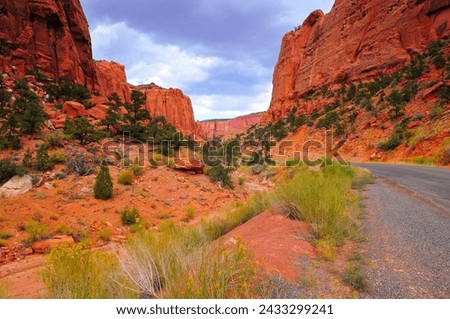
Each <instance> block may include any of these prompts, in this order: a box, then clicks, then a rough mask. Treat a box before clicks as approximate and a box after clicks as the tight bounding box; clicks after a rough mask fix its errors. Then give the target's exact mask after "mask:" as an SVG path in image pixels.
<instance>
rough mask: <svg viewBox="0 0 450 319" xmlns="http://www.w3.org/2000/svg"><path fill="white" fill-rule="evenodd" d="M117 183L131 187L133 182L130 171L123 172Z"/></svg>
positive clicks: (132, 174) (132, 175)
mask: <svg viewBox="0 0 450 319" xmlns="http://www.w3.org/2000/svg"><path fill="white" fill-rule="evenodd" d="M117 180H118V182H119V183H120V184H123V185H132V184H133V182H134V173H133V171H132V170H131V169H126V170H123V171H122V172H121V173H120V174H119V177H118V179H117Z"/></svg>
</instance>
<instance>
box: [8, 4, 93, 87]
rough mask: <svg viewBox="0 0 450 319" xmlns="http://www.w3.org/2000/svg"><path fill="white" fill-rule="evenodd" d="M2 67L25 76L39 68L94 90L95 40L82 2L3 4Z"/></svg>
mask: <svg viewBox="0 0 450 319" xmlns="http://www.w3.org/2000/svg"><path fill="white" fill-rule="evenodd" d="M0 41H1V42H0V67H1V68H2V70H3V72H7V73H10V74H11V75H13V76H14V75H15V76H18V77H19V76H23V75H25V74H26V72H27V71H28V70H31V69H32V68H33V66H38V67H39V68H40V69H42V70H43V71H44V72H45V73H47V75H51V76H52V77H58V76H68V77H70V78H71V79H73V80H74V81H76V82H78V83H82V84H84V85H86V86H88V87H92V85H93V79H94V73H95V70H94V65H93V62H92V49H91V37H90V34H89V28H88V24H87V21H86V17H85V15H84V13H83V9H82V7H81V4H80V1H79V0H14V1H10V0H0Z"/></svg>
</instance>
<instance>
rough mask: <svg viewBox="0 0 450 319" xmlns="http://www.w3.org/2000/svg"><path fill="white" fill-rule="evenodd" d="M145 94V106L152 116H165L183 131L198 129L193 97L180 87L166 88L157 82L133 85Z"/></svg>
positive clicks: (189, 131) (190, 131)
mask: <svg viewBox="0 0 450 319" xmlns="http://www.w3.org/2000/svg"><path fill="white" fill-rule="evenodd" d="M132 88H133V89H135V90H138V91H140V92H142V93H144V94H145V96H146V100H147V103H146V105H145V108H146V109H147V110H148V111H149V112H150V115H151V116H159V115H162V116H164V117H165V118H166V119H167V121H168V122H169V123H172V124H173V125H174V126H175V127H176V128H177V129H178V130H180V131H182V132H183V133H193V132H195V131H196V124H195V120H194V111H193V109H192V102H191V99H190V98H189V97H188V96H186V95H184V94H183V92H181V90H179V89H172V88H170V89H164V88H162V87H159V86H157V85H155V84H150V85H141V86H137V87H132Z"/></svg>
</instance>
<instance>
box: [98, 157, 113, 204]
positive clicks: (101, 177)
mask: <svg viewBox="0 0 450 319" xmlns="http://www.w3.org/2000/svg"><path fill="white" fill-rule="evenodd" d="M112 196H113V182H112V179H111V175H110V174H109V167H108V164H107V163H106V161H105V160H103V161H102V163H101V165H100V171H99V173H98V175H97V177H96V179H95V184H94V197H95V198H96V199H103V200H106V199H110V198H112Z"/></svg>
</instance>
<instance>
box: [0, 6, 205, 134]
mask: <svg viewBox="0 0 450 319" xmlns="http://www.w3.org/2000/svg"><path fill="white" fill-rule="evenodd" d="M34 66H37V67H38V68H39V69H40V70H41V71H42V72H43V73H45V75H47V76H48V77H50V78H58V77H61V76H67V77H68V78H70V79H71V80H73V81H74V82H76V83H79V84H83V85H85V86H86V87H88V88H89V89H90V90H91V91H92V93H93V94H94V98H93V99H92V103H93V104H94V108H92V109H91V110H89V112H87V111H86V110H84V109H82V108H81V107H79V106H78V107H76V108H75V109H74V108H73V107H66V108H65V109H64V113H67V114H68V115H69V116H71V117H73V116H88V115H89V116H90V117H91V118H92V119H93V120H98V119H102V118H104V116H105V114H106V110H107V107H106V103H107V100H106V98H107V97H109V96H110V95H111V94H112V93H117V95H118V96H119V98H120V99H121V100H122V101H125V102H129V101H130V93H131V87H130V85H129V84H128V83H127V78H126V74H125V68H124V66H123V65H121V64H119V63H116V62H110V61H94V60H93V59H92V49H91V37H90V34H89V28H88V23H87V20H86V17H85V15H84V12H83V9H82V7H81V4H80V1H79V0H0V70H1V72H3V73H8V74H9V76H10V78H11V79H14V78H19V77H23V76H25V75H26V74H27V73H28V72H29V71H30V70H32V69H33V67H34ZM140 90H142V91H144V92H145V93H146V94H147V105H146V108H147V109H148V110H149V111H150V113H151V114H152V115H153V116H158V115H163V116H165V117H166V118H167V120H168V122H170V123H172V124H173V125H175V126H176V127H177V129H179V130H181V131H183V132H184V133H193V132H194V131H195V129H196V123H195V120H194V113H193V110H192V104H191V101H190V99H189V97H187V96H185V95H184V94H183V93H182V92H181V91H180V90H177V89H169V90H166V89H162V88H159V87H156V86H153V85H149V86H145V87H141V88H140ZM58 116H59V115H58ZM51 119H52V124H53V125H54V126H55V127H56V128H60V127H61V123H63V120H64V119H63V118H60V117H58V118H56V117H55V114H53V115H52V116H51ZM55 123H56V124H55Z"/></svg>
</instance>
